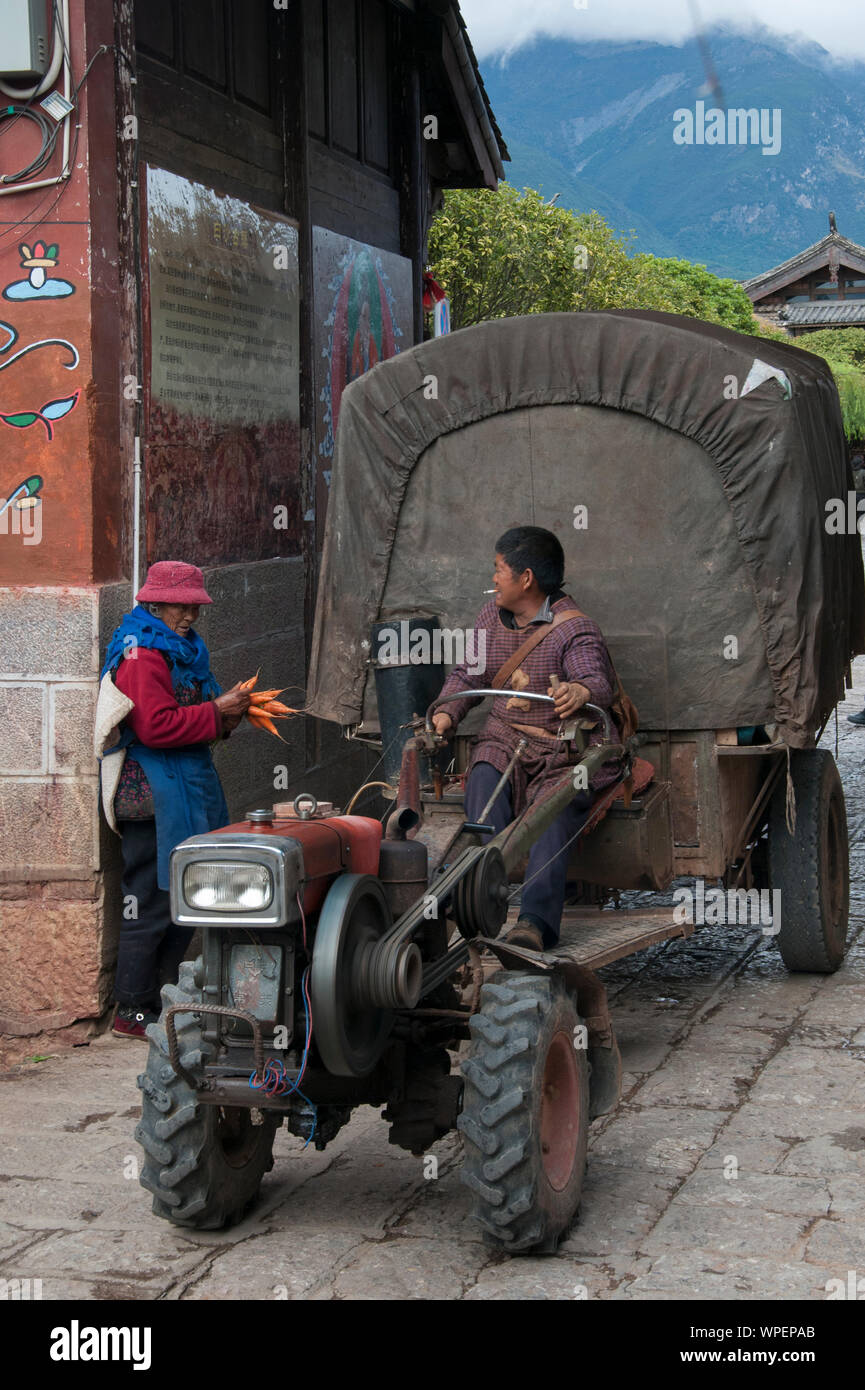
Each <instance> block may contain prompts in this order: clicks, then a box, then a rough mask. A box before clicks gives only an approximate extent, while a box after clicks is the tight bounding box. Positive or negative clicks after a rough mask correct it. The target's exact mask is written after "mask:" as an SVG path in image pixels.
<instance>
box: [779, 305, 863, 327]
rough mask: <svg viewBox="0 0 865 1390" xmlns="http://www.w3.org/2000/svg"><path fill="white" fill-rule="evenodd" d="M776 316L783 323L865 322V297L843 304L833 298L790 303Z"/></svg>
mask: <svg viewBox="0 0 865 1390" xmlns="http://www.w3.org/2000/svg"><path fill="white" fill-rule="evenodd" d="M778 318H779V319H780V321H781V322H782V323H784V324H803V323H809V324H810V323H838V324H847V325H849V324H851V323H865V299H860V300H853V301H850V300H848V301H847V302H846V303H843V304H839V303H838V302H837V301H833V300H828V301H825V302H822V303H821V302H819V301H817V302H815V303H813V304H790V305H789V306H788V307H787V308H784V309H782V310H781V312H780V313H779V315H778Z"/></svg>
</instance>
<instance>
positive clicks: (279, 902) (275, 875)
mask: <svg viewBox="0 0 865 1390" xmlns="http://www.w3.org/2000/svg"><path fill="white" fill-rule="evenodd" d="M303 882H304V870H303V849H302V847H301V845H300V842H299V841H298V840H295V839H293V838H292V837H291V836H290V835H273V834H261V833H257V834H249V833H248V832H246V831H231V830H213V831H209V832H208V833H207V834H205V835H193V836H191V838H190V839H188V840H184V841H183V843H182V844H179V845H178V846H177V848H176V849H173V850H172V851H171V917H172V921H174V922H176V923H177V924H178V925H179V926H189V927H249V928H259V927H284V926H286V925H287V924H288V923H289V922H294V921H297V920H298V919H299V917H300V910H299V908H298V906H297V896H298V893H299V892H300V891H301V889H302V886H303Z"/></svg>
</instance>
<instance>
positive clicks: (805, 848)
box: [769, 748, 850, 975]
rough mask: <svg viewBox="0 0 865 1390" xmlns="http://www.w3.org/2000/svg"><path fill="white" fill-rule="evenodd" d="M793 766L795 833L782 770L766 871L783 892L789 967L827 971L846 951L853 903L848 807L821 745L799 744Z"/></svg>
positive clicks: (782, 938) (781, 935)
mask: <svg viewBox="0 0 865 1390" xmlns="http://www.w3.org/2000/svg"><path fill="white" fill-rule="evenodd" d="M790 773H791V777H792V780H793V791H794V793H795V797H796V833H795V835H791V834H790V833H789V831H788V829H787V824H786V810H785V807H786V778H782V779H781V781H780V783H779V785H778V787H777V788H776V791H775V794H774V796H773V799H772V806H771V810H770V815H769V877H770V881H771V884H772V889H773V891H774V890H778V891H779V892H780V898H779V900H778V906H779V909H780V916H781V929H780V931H779V932H778V934H777V939H778V948H779V950H780V952H781V957H782V959H783V961H784V964H785V965H786V967H787V969H788V970H801V971H809V972H812V973H815V974H823V975H828V974H831V973H832V972H833V971H834V970H837V969H838V967H839V965H840V964H841V962H842V961H843V959H844V952H845V950H846V945H847V918H848V913H849V907H850V866H849V850H848V841H847V813H846V809H845V805H844V791H843V788H842V786H841V778H840V775H839V773H838V769H837V767H836V766H835V759H834V758H833V757H832V754H831V753H829V752H827V750H826V749H824V748H815V749H801V750H798V749H797V750H796V751H795V752H793V754H792V755H791V759H790Z"/></svg>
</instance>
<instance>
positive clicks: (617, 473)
mask: <svg viewBox="0 0 865 1390" xmlns="http://www.w3.org/2000/svg"><path fill="white" fill-rule="evenodd" d="M773 369H774V370H775V371H776V372H779V373H780V374H781V376H780V378H779V377H778V376H772V375H769V374H768V372H771V370H773ZM746 383H747V389H746V390H745V389H743V388H745V387H746ZM754 383H757V384H756V385H755V384H754ZM851 488H852V481H851V477H850V472H849V466H848V464H847V460H846V449H845V443H844V436H843V429H842V424H841V416H840V408H839V403H838V397H837V392H836V390H835V386H834V382H833V379H832V376H831V373H830V371H829V369H828V367H827V366H826V364H825V363H824V362H823V360H822V359H820V358H818V357H815V356H814V355H812V354H810V353H806V352H802V351H800V350H799V349H797V348H794V347H792V346H788V345H787V344H784V343H775V342H770V341H765V340H761V339H757V338H752V337H748V336H744V335H741V334H737V333H733V332H732V331H730V330H727V329H724V328H720V327H717V326H716V325H713V324H704V323H701V322H699V321H697V320H692V319H686V318H678V317H675V316H673V315H667V314H655V313H647V312H646V313H644V312H638V311H611V312H603V313H589V314H547V315H532V316H527V317H525V318H518V319H500V320H494V321H491V322H489V323H484V324H480V325H478V326H476V327H473V328H468V329H464V330H462V331H460V332H458V333H454V334H451V335H449V336H447V337H444V338H439V339H435V340H433V341H431V342H428V343H424V344H422V345H421V346H419V347H416V348H413V349H411V350H410V351H408V352H404V353H401V354H399V355H398V356H396V357H394V358H392V359H390V360H389V361H387V362H384V363H381V364H380V365H378V366H376V367H375V368H373V369H372V370H371V371H370V372H368V373H366V374H365V375H364V376H363V377H361V378H359V379H358V380H357V381H356V382H353V383H352V384H351V385H350V386H349V387H348V389H347V391H346V393H345V395H344V396H343V399H342V404H341V410H340V418H339V429H338V432H337V438H336V450H335V455H334V460H333V470H332V482H331V494H330V501H329V507H328V516H327V526H326V535H325V545H324V552H323V557H322V567H321V574H320V580H319V590H318V603H317V609H316V619H315V630H314V634H313V646H312V654H311V664H310V679H309V686H308V695H307V709H308V710H309V711H310V712H311V713H313V714H314V715H317V716H318V717H320V718H323V719H328V720H333V721H335V722H337V723H339V724H342V725H345V726H358V725H362V726H363V727H364V728H370V727H371V726H374V724H375V704H374V682H373V680H372V676H371V671H370V667H369V655H370V644H369V639H370V628H371V625H372V623H373V622H375V621H377V620H379V619H380V618H382V617H388V616H391V615H398V616H410V615H413V614H418V615H422V614H424V615H435V616H438V617H439V619H440V621H441V623H442V624H443V625H445V626H448V625H449V626H457V625H461V624H462V625H466V624H470V623H471V622H472V620H473V618H474V616H475V614H476V613H477V611H478V610H479V608H480V607H481V606H482V604H483V602H484V601H485V600H484V599H483V597H482V592H483V589H484V588H486V587H489V585H490V583H491V582H492V581H491V579H490V577H489V576H490V574H491V569H492V549H493V543H494V541H495V539H496V537H497V536H498V535H499V534H500V532H501V531H502V530H504V529H506V527H507V526H510V525H518V524H526V523H528V524H536V525H543V526H547V527H549V529H551V530H553V531H555V532H556V534H557V535H559V537H560V539H561V540H562V542H563V545H564V547H565V551H566V556H567V557H568V566H567V570H566V576H567V581H568V582H567V583H566V588H567V589H568V592H570V593H572V594H573V596H574V597H575V598H576V600H577V602H578V604H580V606H581V607H583V608H584V609H585V610H586V611H588V612H589V613H591V615H592V616H593V617H595V618H596V619H597V620H598V622H600V624H601V627H602V629H603V630H604V632H605V635H606V637H607V641H608V643H609V645H610V648H611V651H612V653H613V657H614V660H615V661H616V664H617V667H618V669H619V672H620V675H621V677H622V680H623V682H624V684H625V686H626V688H628V689H629V690H630V693H631V694H632V695H633V696H634V698H635V699H636V701H637V704H638V707H640V710H641V722H642V724H643V726H644V727H650V728H651V727H667V728H679V729H687V728H722V727H731V726H735V725H741V724H747V723H757V722H765V721H768V720H772V721H773V722H775V723H776V724H777V726H778V733H779V736H780V737H782V738H783V739H784V740H786V741H787V742H788V743H789V744H791V745H792V746H793V747H808V746H810V745H811V744H812V743H813V739H814V733H815V731H816V729H818V728H819V726H820V725H821V724H822V723H823V722H824V721H825V719H826V718H827V717H828V715H829V713H830V712H831V710H832V708H833V706H834V705H835V703H836V702H837V700H838V699H839V698H840V697H841V695H842V694H843V682H844V673H845V670H846V668H847V666H848V663H849V661H850V659H851V658H852V657H853V656H854V655H856V654H858V653H860V652H862V651H863V650H865V589H863V574H862V557H861V549H860V537H859V535H858V534H856V533H855V532H854V533H853V534H847V533H845V534H840V535H836V534H830V532H829V531H828V530H827V527H826V515H827V514H826V502H827V500H828V499H832V498H840V499H846V498H847V495H848V491H849V490H850V489H851ZM586 498H589V499H590V502H589V505H588V514H589V517H588V524H587V525H586V528H585V530H584V531H583V532H580V531H579V530H577V529H575V521H574V510H575V508H576V507H577V506H578V505H579V504H581V503H583V502H584V501H585V499H586ZM574 579H576V582H572V581H573V580H574ZM730 638H733V639H735V640H734V644H733V648H732V649H731V648H730V644H729V640H728V639H730ZM632 687H633V688H632Z"/></svg>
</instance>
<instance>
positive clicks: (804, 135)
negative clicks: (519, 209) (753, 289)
mask: <svg viewBox="0 0 865 1390" xmlns="http://www.w3.org/2000/svg"><path fill="white" fill-rule="evenodd" d="M708 39H709V46H710V50H711V55H712V62H713V65H714V68H715V70H716V72H717V74H718V78H719V80H720V83H721V88H722V91H723V99H724V104H725V106H726V107H727V108H756V109H757V110H758V111H759V110H765V111H766V112H767V116H766V121H767V125H766V126H765V128H764V138H765V143H766V144H770V142H771V141H770V137H771V136H772V135H773V134H774V132H775V131H780V149H779V151H778V153H777V154H774V155H773V154H764V153H763V150H762V147H761V145H760V144H750V143H749V144H739V143H730V144H727V143H724V144H717V143H716V144H712V143H703V144H697V143H693V144H677V143H675V142H674V139H673V132H674V129H675V128H676V122H675V121H674V115H673V113H674V112H675V111H676V110H678V109H685V110H689V111H691V112H693V113H696V110H697V105H696V104H697V103H698V102H703V103H704V106H705V110H706V113H707V115H708V112H709V111H710V109H711V108H713V107H714V106H715V104H716V101H715V98H714V97H713V96H712V95H711V94H710V93H709V91H708V89H707V86H706V76H705V71H704V67H703V62H702V59H701V56H700V52H699V49H698V48H697V45H696V43H695V42H691V43H687V44H684V45H682V46H681V47H675V46H674V45H672V44H660V43H646V42H634V43H621V42H596V43H586V44H579V43H571V42H568V41H566V40H562V39H540V40H537V41H536V42H534V43H531V44H528V45H526V46H524V47H522V48H519V49H517V50H516V51H515V52H512V53H509V54H508V55H507V56H497V55H493V56H491V57H488V58H486V60H485V61H484V63H483V65H482V66H483V73H484V82H485V85H486V88H487V91H488V93H489V95H490V99H491V102H492V106H493V110H494V112H495V114H496V119H497V120H498V123H499V125H500V127H501V129H502V133H503V135H504V137H505V140H506V141H507V143H508V146H509V148H510V152H511V158H512V162H511V164H510V165H506V166H505V170H506V173H507V178H508V181H509V182H510V183H513V184H514V185H516V187H518V188H523V187H526V186H528V187H531V188H537V189H539V191H540V192H542V193H543V194H544V196H545V197H552V196H553V194H555V193H559V194H560V197H559V198H558V200H557V202H558V205H559V206H560V207H569V208H573V209H574V210H575V211H588V210H590V209H593V208H594V209H596V210H597V211H598V212H600V213H601V214H602V215H603V216H604V217H605V218H606V219H607V221H608V222H610V224H611V225H612V226H613V227H615V228H616V229H617V230H619V231H623V232H627V231H631V230H633V231H634V232H635V233H636V239H635V241H634V243H633V246H634V249H638V250H642V251H651V252H653V253H654V254H655V255H659V256H669V255H676V256H682V257H684V258H685V259H686V260H689V261H697V262H702V263H703V264H705V265H707V266H708V267H709V269H710V270H713V271H715V272H716V273H717V274H720V275H731V276H733V277H734V278H736V279H745V278H747V277H749V276H751V275H756V274H758V273H759V272H760V271H762V270H766V269H768V268H769V267H771V266H773V265H776V264H777V263H778V262H779V261H783V260H786V259H787V257H788V256H792V255H795V254H796V253H797V252H798V251H801V250H802V249H803V248H804V247H805V246H808V245H810V244H811V243H812V242H814V241H817V240H819V239H820V237H822V236H823V235H824V234H825V232H826V231H827V230H828V222H827V213H828V211H829V209H830V208H831V209H834V211H835V213H836V215H837V219H838V227H839V230H840V231H841V232H843V233H844V234H845V235H846V236H848V237H850V238H851V239H852V240H854V241H860V242H865V64H863V63H849V64H842V63H839V62H836V61H834V60H833V59H832V58H831V57H830V55H829V54H828V53H827V52H826V51H825V50H824V49H822V48H820V46H819V45H818V44H814V43H810V42H809V43H804V42H797V41H796V40H791V39H787V38H784V37H783V36H780V35H775V34H772V33H770V32H769V31H767V30H765V29H764V30H760V31H759V32H755V33H753V34H750V35H743V34H737V33H735V32H733V31H731V30H728V29H715V30H712V31H710V33H709V35H708ZM776 109H777V110H778V111H780V122H779V120H778V117H777V116H772V115H771V113H772V112H773V111H775V110H776ZM724 129H725V135H726V134H727V133H728V132H727V128H726V126H725V128H724Z"/></svg>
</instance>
